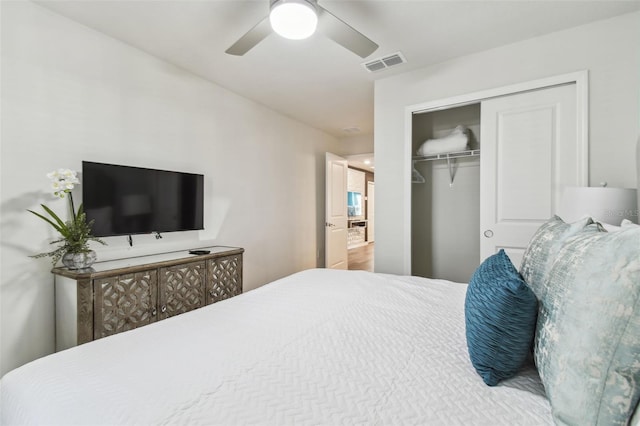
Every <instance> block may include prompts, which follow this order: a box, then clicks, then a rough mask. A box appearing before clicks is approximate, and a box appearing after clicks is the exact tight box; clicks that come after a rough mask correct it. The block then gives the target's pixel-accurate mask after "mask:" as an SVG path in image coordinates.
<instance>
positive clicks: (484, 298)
mask: <svg viewBox="0 0 640 426" xmlns="http://www.w3.org/2000/svg"><path fill="white" fill-rule="evenodd" d="M464 314H465V322H466V334H467V347H468V349H469V357H470V358H471V363H472V364H473V367H474V368H475V369H476V371H477V372H478V374H480V376H481V377H482V380H484V382H485V383H486V384H487V385H489V386H495V385H497V384H498V382H499V381H500V380H503V379H507V378H509V377H512V376H514V375H515V374H516V373H517V372H518V370H519V369H520V367H522V364H523V363H524V362H525V360H526V358H527V356H528V355H529V353H530V352H531V348H532V343H533V336H534V333H535V327H536V317H537V315H538V301H537V299H536V296H535V295H534V294H533V292H532V291H531V289H530V288H529V287H528V286H527V284H526V283H525V282H524V280H523V279H522V277H521V276H520V274H519V273H518V271H517V270H516V268H515V267H514V266H513V264H512V263H511V260H509V257H508V256H507V254H506V253H505V252H504V250H500V251H499V252H498V253H496V254H494V255H493V256H491V257H489V258H487V259H486V260H485V261H484V262H483V263H482V265H480V266H479V267H478V269H477V270H476V271H475V272H474V274H473V277H471V282H470V283H469V287H468V289H467V295H466V299H465V304H464Z"/></svg>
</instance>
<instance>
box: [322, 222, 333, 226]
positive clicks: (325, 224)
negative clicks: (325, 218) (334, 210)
mask: <svg viewBox="0 0 640 426" xmlns="http://www.w3.org/2000/svg"><path fill="white" fill-rule="evenodd" d="M324 226H328V227H332V226H335V225H334V224H333V223H329V222H325V223H324Z"/></svg>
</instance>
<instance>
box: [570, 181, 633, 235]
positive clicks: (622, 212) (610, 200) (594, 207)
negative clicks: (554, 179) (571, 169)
mask: <svg viewBox="0 0 640 426" xmlns="http://www.w3.org/2000/svg"><path fill="white" fill-rule="evenodd" d="M558 214H559V215H560V217H561V218H562V219H563V220H564V221H565V222H575V221H576V220H578V219H580V218H582V217H584V216H590V217H592V218H593V219H594V220H596V221H598V222H601V223H607V224H610V225H616V226H619V225H620V223H621V222H622V221H623V220H624V219H628V220H630V221H632V222H633V223H637V222H638V205H637V191H636V189H626V188H607V187H567V188H565V190H564V195H563V197H562V202H561V205H560V209H559V211H558Z"/></svg>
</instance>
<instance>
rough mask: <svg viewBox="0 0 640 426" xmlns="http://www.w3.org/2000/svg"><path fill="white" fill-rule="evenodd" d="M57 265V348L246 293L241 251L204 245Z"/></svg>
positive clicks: (54, 272)
mask: <svg viewBox="0 0 640 426" xmlns="http://www.w3.org/2000/svg"><path fill="white" fill-rule="evenodd" d="M203 250H208V251H209V253H208V254H201V255H198V256H193V255H192V254H189V251H188V250H183V251H179V252H172V253H162V254H156V255H151V256H140V257H133V258H129V259H120V260H112V261H106V262H97V263H94V264H93V267H92V268H90V269H88V270H77V271H73V270H69V269H67V268H54V269H53V271H52V272H53V274H54V276H55V286H56V293H55V294H56V296H55V297H56V350H57V351H60V350H63V349H66V348H69V347H71V346H76V345H79V344H82V343H86V342H90V341H92V340H97V339H100V338H102V337H106V336H110V335H112V334H117V333H121V332H123V331H127V330H131V329H134V328H137V327H142V326H145V325H147V324H151V323H153V322H156V321H161V320H163V319H166V318H169V317H172V316H174V315H178V314H181V313H184V312H188V311H191V310H193V309H198V308H202V307H204V306H206V305H210V304H212V303H216V302H219V301H221V300H224V299H227V298H230V297H233V296H237V295H238V294H240V293H242V254H243V253H244V249H242V248H235V247H220V246H216V247H205V248H203Z"/></svg>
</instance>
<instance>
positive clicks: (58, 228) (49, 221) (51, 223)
mask: <svg viewBox="0 0 640 426" xmlns="http://www.w3.org/2000/svg"><path fill="white" fill-rule="evenodd" d="M27 211H28V212H30V213H33V214H35V215H36V216H38V217H39V218H40V219H42V220H44V221H45V222H47V223H49V224H50V225H51V226H53V228H54V229H55V230H56V231H58V232H60V233H62V231H61V229H60V226H58V225H56V224H55V223H53V222H52V221H51V220H50V219H49V218H48V217H45V216H43V215H41V214H40V213H38V212H34V211H33V210H27Z"/></svg>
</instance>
